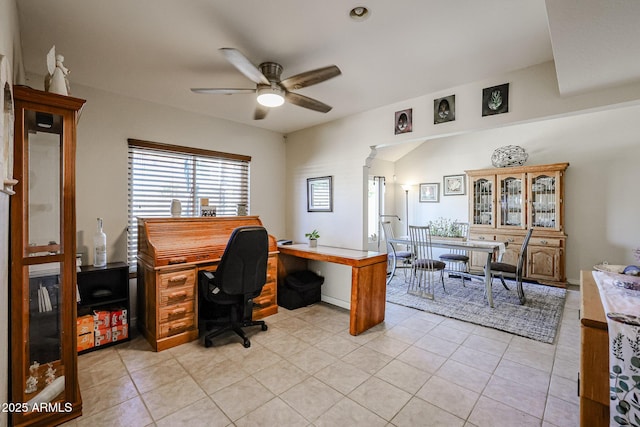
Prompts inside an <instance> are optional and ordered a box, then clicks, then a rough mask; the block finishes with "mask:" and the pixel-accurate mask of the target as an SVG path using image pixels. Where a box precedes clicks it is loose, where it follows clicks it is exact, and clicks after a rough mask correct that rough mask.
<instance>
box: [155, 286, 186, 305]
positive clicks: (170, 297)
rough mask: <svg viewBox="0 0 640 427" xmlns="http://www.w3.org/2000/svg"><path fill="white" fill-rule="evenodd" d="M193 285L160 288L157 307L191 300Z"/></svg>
mask: <svg viewBox="0 0 640 427" xmlns="http://www.w3.org/2000/svg"><path fill="white" fill-rule="evenodd" d="M194 292H195V286H194V285H193V284H191V285H188V286H181V287H169V288H167V289H160V301H158V305H159V308H160V309H162V308H163V307H167V306H169V305H173V304H180V303H184V302H187V301H190V300H191V301H193V299H194V298H193V297H194Z"/></svg>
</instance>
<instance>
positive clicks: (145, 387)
mask: <svg viewBox="0 0 640 427" xmlns="http://www.w3.org/2000/svg"><path fill="white" fill-rule="evenodd" d="M187 375H188V373H187V371H185V370H184V368H183V367H182V365H181V364H180V363H178V361H177V360H176V359H168V360H166V361H164V362H160V363H157V364H155V365H152V366H150V367H148V368H143V369H139V370H137V371H134V372H132V373H131V378H132V379H133V382H134V384H135V385H136V387H137V388H138V392H139V393H146V392H147V391H150V390H153V389H155V388H159V387H161V386H163V385H165V384H169V383H172V382H174V381H177V380H179V379H180V378H183V377H185V376H187Z"/></svg>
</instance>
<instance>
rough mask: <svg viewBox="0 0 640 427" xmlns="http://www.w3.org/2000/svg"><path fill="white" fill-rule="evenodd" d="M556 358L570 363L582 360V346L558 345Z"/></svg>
mask: <svg viewBox="0 0 640 427" xmlns="http://www.w3.org/2000/svg"><path fill="white" fill-rule="evenodd" d="M556 358H557V359H563V360H569V361H573V360H580V346H579V345H577V346H574V345H564V344H558V345H557V346H556Z"/></svg>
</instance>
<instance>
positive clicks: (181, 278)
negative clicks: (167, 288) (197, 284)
mask: <svg viewBox="0 0 640 427" xmlns="http://www.w3.org/2000/svg"><path fill="white" fill-rule="evenodd" d="M186 281H187V276H185V275H184V274H183V275H181V276H174V277H171V278H170V279H169V283H171V284H175V283H181V282H186Z"/></svg>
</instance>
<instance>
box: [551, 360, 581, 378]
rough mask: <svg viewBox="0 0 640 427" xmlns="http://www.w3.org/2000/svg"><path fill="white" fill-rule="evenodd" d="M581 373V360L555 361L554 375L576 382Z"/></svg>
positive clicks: (552, 372)
mask: <svg viewBox="0 0 640 427" xmlns="http://www.w3.org/2000/svg"><path fill="white" fill-rule="evenodd" d="M579 371H580V359H575V360H565V359H561V358H559V357H556V358H555V360H554V361H553V370H552V371H551V374H552V375H557V376H559V377H562V378H566V379H569V380H575V379H576V378H578V372H579Z"/></svg>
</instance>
